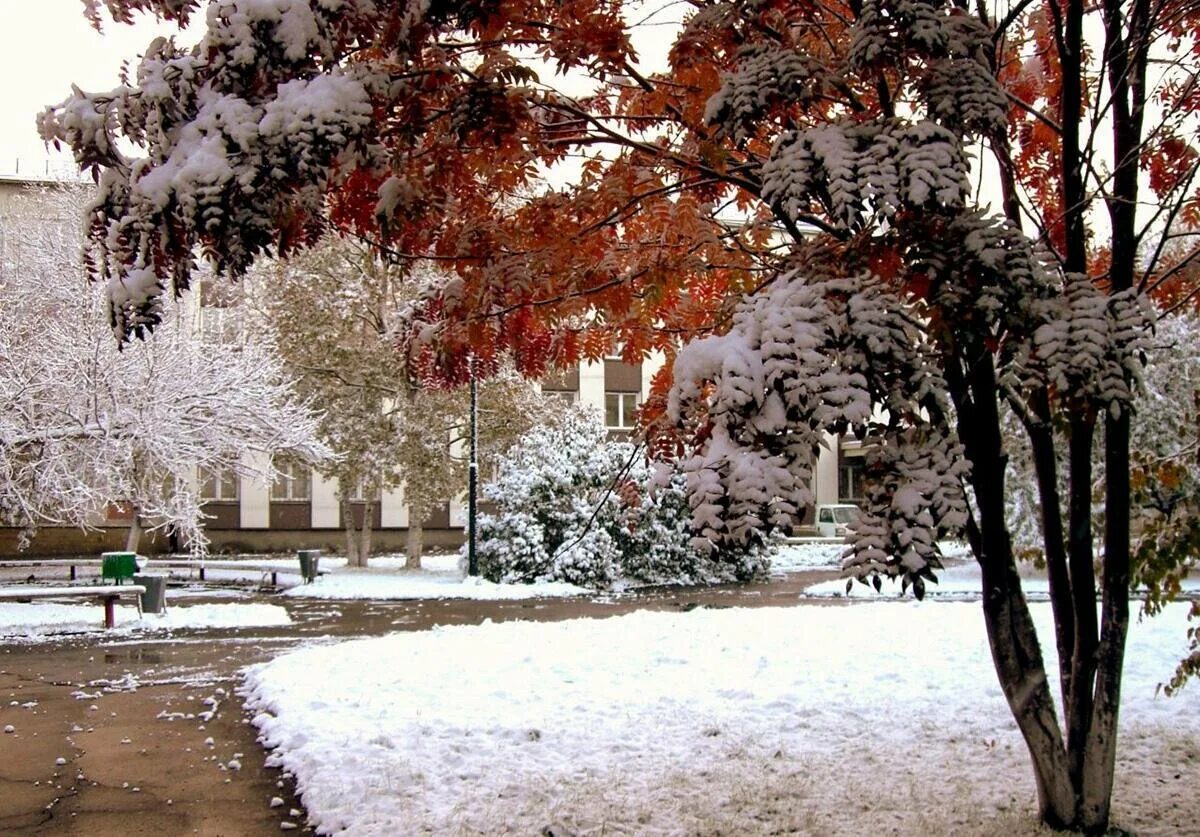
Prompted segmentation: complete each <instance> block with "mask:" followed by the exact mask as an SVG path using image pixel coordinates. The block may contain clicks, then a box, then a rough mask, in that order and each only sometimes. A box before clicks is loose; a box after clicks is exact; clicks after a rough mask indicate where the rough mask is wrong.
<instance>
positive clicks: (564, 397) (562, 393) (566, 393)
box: [542, 389, 579, 407]
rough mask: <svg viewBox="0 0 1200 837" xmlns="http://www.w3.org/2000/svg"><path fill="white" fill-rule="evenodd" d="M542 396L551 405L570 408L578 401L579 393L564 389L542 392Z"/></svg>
mask: <svg viewBox="0 0 1200 837" xmlns="http://www.w3.org/2000/svg"><path fill="white" fill-rule="evenodd" d="M542 395H543V396H545V397H546V398H547V399H548V400H549V401H550V403H551V404H555V405H557V406H562V407H570V406H571V405H572V404H574V403H575V402H576V401H578V400H579V393H577V392H572V391H571V390H566V389H549V390H542Z"/></svg>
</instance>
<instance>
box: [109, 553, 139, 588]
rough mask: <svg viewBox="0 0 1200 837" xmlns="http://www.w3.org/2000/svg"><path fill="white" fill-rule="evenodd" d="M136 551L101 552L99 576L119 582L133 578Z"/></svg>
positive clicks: (135, 570) (136, 564) (135, 567)
mask: <svg viewBox="0 0 1200 837" xmlns="http://www.w3.org/2000/svg"><path fill="white" fill-rule="evenodd" d="M137 557H138V556H137V553H136V552H103V553H101V554H100V560H101V562H100V576H101V578H111V579H112V580H113V581H114V582H116V583H117V584H120V583H121V582H122V581H124V580H125V579H127V578H133V576H134V574H135V573H136V572H137V571H138V563H137Z"/></svg>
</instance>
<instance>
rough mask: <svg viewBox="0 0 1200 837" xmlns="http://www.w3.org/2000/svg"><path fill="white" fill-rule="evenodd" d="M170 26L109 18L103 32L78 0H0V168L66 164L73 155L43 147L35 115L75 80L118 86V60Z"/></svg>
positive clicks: (95, 86)
mask: <svg viewBox="0 0 1200 837" xmlns="http://www.w3.org/2000/svg"><path fill="white" fill-rule="evenodd" d="M172 31H174V29H173V27H170V26H166V25H162V24H159V23H157V22H156V21H155V20H154V19H153V18H143V19H142V20H140V21H139V22H138V23H136V24H135V25H134V26H118V25H113V24H110V25H109V26H108V27H107V28H106V30H105V33H104V34H103V35H101V34H100V33H98V32H96V31H95V30H94V29H92V28H91V26H90V25H89V23H88V22H87V20H86V19H85V18H84V16H83V3H82V2H81V0H36V2H30V0H0V78H3V79H4V86H3V88H0V90H2V92H0V175H11V174H15V173H17V166H18V161H19V165H20V173H21V174H36V173H42V172H44V171H45V167H46V166H47V164H50V165H52V166H58V167H60V168H61V167H65V166H67V165H69V164H70V156H69V155H66V154H61V153H60V154H57V155H56V154H55V153H54V152H53V151H52V150H51V151H48V150H47V149H46V147H45V144H44V143H43V142H42V140H41V138H40V137H39V136H38V134H37V128H36V127H35V125H34V120H35V118H36V117H37V114H38V113H39V112H40V111H41V110H42V109H43V108H45V107H46V105H50V104H56V103H58V102H61V101H62V100H63V99H65V98H66V97H67V96H68V95H70V92H71V85H72V84H77V85H79V87H81V88H82V89H84V90H106V89H109V88H111V87H114V86H116V84H117V83H118V76H119V73H120V69H121V62H122V61H123V60H125V59H127V58H133V57H134V56H136V55H138V54H139V53H141V51H142V50H143V49H144V48H145V47H146V45H147V44H149V43H150V41H151V40H153V39H154V38H155V37H156V36H157V35H160V34H170V33H171V32H172Z"/></svg>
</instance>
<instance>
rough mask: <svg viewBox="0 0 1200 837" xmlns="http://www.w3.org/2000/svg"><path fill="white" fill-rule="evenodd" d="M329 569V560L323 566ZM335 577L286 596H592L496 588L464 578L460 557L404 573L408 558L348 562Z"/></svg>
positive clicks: (555, 589) (438, 558)
mask: <svg viewBox="0 0 1200 837" xmlns="http://www.w3.org/2000/svg"><path fill="white" fill-rule="evenodd" d="M319 566H320V568H321V569H322V570H324V569H326V564H325V559H324V558H322V559H321V564H320V565H319ZM329 568H330V570H331V571H330V572H327V573H326V574H325V575H323V576H321V577H320V578H318V579H317V580H316V581H314V582H313V583H312V584H297V585H296V586H294V587H289V588H288V589H287V591H285V593H284V595H286V596H299V597H302V598H311V599H490V600H495V599H530V598H535V597H540V596H586V595H588V594H589V593H590V592H591V591H589V590H585V589H584V588H582V587H576V586H575V585H573V584H565V583H562V582H542V583H539V584H494V583H492V582H490V581H487V580H485V579H482V578H464V577H463V574H462V573H461V572H460V571H459V569H458V556H457V555H426V556H425V557H424V558H422V559H421V569H419V570H406V569H404V556H403V555H399V556H396V555H392V556H381V557H378V558H372V559H371V566H370V567H369V568H367V569H357V568H354V567H347V566H346V563H345V560H344V559H342V560H341V561H340V563H338V564H334V563H332V562H331V563H330V565H329Z"/></svg>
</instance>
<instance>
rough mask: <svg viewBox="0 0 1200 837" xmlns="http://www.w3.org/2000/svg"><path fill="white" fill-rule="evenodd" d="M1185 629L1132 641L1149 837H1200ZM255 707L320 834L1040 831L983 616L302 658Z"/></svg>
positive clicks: (1137, 795)
mask: <svg viewBox="0 0 1200 837" xmlns="http://www.w3.org/2000/svg"><path fill="white" fill-rule="evenodd" d="M1186 610H1187V608H1186V607H1185V606H1182V605H1172V606H1170V607H1169V608H1168V609H1167V611H1166V612H1165V613H1164V615H1163V616H1162V617H1160V618H1157V619H1154V620H1149V621H1146V622H1142V623H1138V624H1135V625H1133V626H1132V628H1131V631H1130V644H1129V651H1128V654H1127V657H1126V660H1127V662H1126V674H1125V690H1124V701H1123V708H1122V713H1121V718H1122V724H1123V736H1124V737H1123V740H1122V750H1121V751H1120V756H1119V762H1118V775H1117V782H1116V785H1117V799H1116V809H1115V816H1116V821H1117V822H1118V823H1119V824H1120V825H1121V826H1122V827H1125V828H1131V829H1133V830H1135V831H1137V832H1138V833H1146V834H1153V833H1177V832H1178V831H1179V830H1181V829H1186V828H1190V827H1191V826H1192V825H1193V824H1194V820H1192V819H1189V817H1194V816H1195V814H1196V811H1195V810H1194V809H1195V804H1194V803H1192V802H1190V801H1184V802H1180V801H1179V800H1181V799H1182V800H1190V799H1191V796H1190V780H1181V779H1180V778H1178V777H1179V776H1180V774H1181V772H1185V771H1181V764H1182V763H1184V762H1189V761H1191V762H1194V760H1195V759H1196V758H1197V757H1198V754H1200V689H1185V690H1184V691H1183V693H1181V695H1180V696H1178V697H1175V698H1171V699H1167V698H1164V697H1161V696H1156V694H1155V686H1156V684H1158V683H1159V682H1161V681H1163V680H1165V679H1166V678H1167V677H1168V676H1169V675H1170V674H1171V672H1172V670H1173V668H1174V665H1175V663H1176V661H1177V660H1178V659H1179V657H1180V656H1181V655H1182V654H1183V652H1184V649H1185V641H1184V629H1185V626H1186V625H1187V622H1186V619H1185V615H1186ZM1033 611H1034V615H1035V618H1036V620H1037V622H1038V624H1039V628H1040V629H1041V630H1043V631H1046V630H1047V629H1048V627H1049V617H1050V614H1049V606H1048V605H1040V604H1039V605H1034V606H1033ZM1045 635H1046V634H1045V633H1043V636H1045ZM912 637H921V638H923V641H921V642H913V641H908V639H907V638H912ZM1050 644H1051V645H1053V643H1050ZM1045 651H1046V653H1047V655H1048V656H1050V657H1051V658H1052V657H1053V653H1054V652H1053V648H1046V649H1045ZM598 652H599V653H598ZM1048 664H1050V665H1053V664H1054V663H1053V661H1052V660H1050V661H1048ZM464 675H466V676H464ZM245 688H246V694H247V699H248V703H247V707H248V708H249V709H250V711H252V712H255V713H256V715H255V717H254V723H255V724H256V725H257V726H258V727H259V729H260V733H261V737H262V740H263V741H264V743H265V744H266V745H267V746H268V747H270V748H272V749H273V750H274V751H275V752H274V754H273V756H272V758H271V762H272V763H275V764H278V765H280V766H282V767H283V768H284V769H285V770H286V771H288V772H290V773H293V774H294V775H295V777H296V781H297V788H298V790H299V792H300V793H301V794H302V795H303V798H304V802H305V806H306V808H307V810H308V813H309V818H310V824H311V825H314V826H315V827H316V828H317V830H318V831H320V832H322V833H352V834H356V835H376V834H378V835H383V834H393V833H401V832H403V833H425V832H430V833H451V832H453V833H459V832H469V833H474V832H480V833H524V834H531V833H542V830H543V829H544V828H546V827H547V826H556V828H555V830H556V831H559V830H562V831H563V833H567V832H573V833H600V832H601V831H603V832H604V833H639V834H679V833H763V832H775V833H777V832H792V831H799V832H804V833H878V832H883V831H887V832H890V833H908V834H916V833H921V834H928V833H955V832H957V833H979V832H980V831H984V830H986V831H988V832H994V833H1000V832H1002V831H1015V832H1017V833H1028V832H1029V831H1032V830H1034V821H1033V816H1034V815H1033V811H1034V798H1035V790H1034V787H1033V780H1032V776H1031V773H1030V770H1029V761H1028V757H1027V755H1026V754H1025V751H1024V749H1023V744H1022V742H1021V740H1020V738H1019V735H1018V733H1017V732H1016V730H1015V725H1014V723H1013V721H1012V719H1011V716H1010V714H1009V711H1008V708H1007V706H1006V704H1005V702H1004V700H1003V697H1002V695H1001V692H1000V690H999V687H998V685H997V683H996V677H995V674H994V672H993V670H992V665H991V659H990V654H989V652H988V647H987V642H986V639H985V635H984V629H983V621H982V619H981V618H980V613H979V606H978V605H977V604H968V603H961V602H950V603H925V604H923V605H918V604H914V603H873V604H860V605H852V606H851V605H847V606H842V607H796V608H779V609H771V608H762V609H745V610H743V609H727V610H716V611H706V610H697V611H692V612H690V613H682V614H669V613H650V612H639V613H635V614H631V615H628V616H622V617H616V618H611V619H602V620H584V619H580V620H573V621H568V622H559V623H552V624H546V623H531V622H505V623H500V624H488V623H485V624H483V625H479V626H470V627H463V626H455V627H445V628H439V629H436V630H433V631H429V632H421V633H404V634H394V635H390V636H386V637H381V638H374V639H364V640H356V641H353V642H347V643H340V644H336V645H331V646H323V647H314V648H308V649H303V650H299V651H295V652H292V653H289V654H285V655H283V656H281V657H279V658H277V659H275V660H273V661H271V662H268V663H265V664H260V665H256V666H252V667H250V668H249V669H247V673H246V687H245ZM916 800H919V801H920V804H913V803H914V801H916ZM1168 801H1170V804H1167V803H1168Z"/></svg>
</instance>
